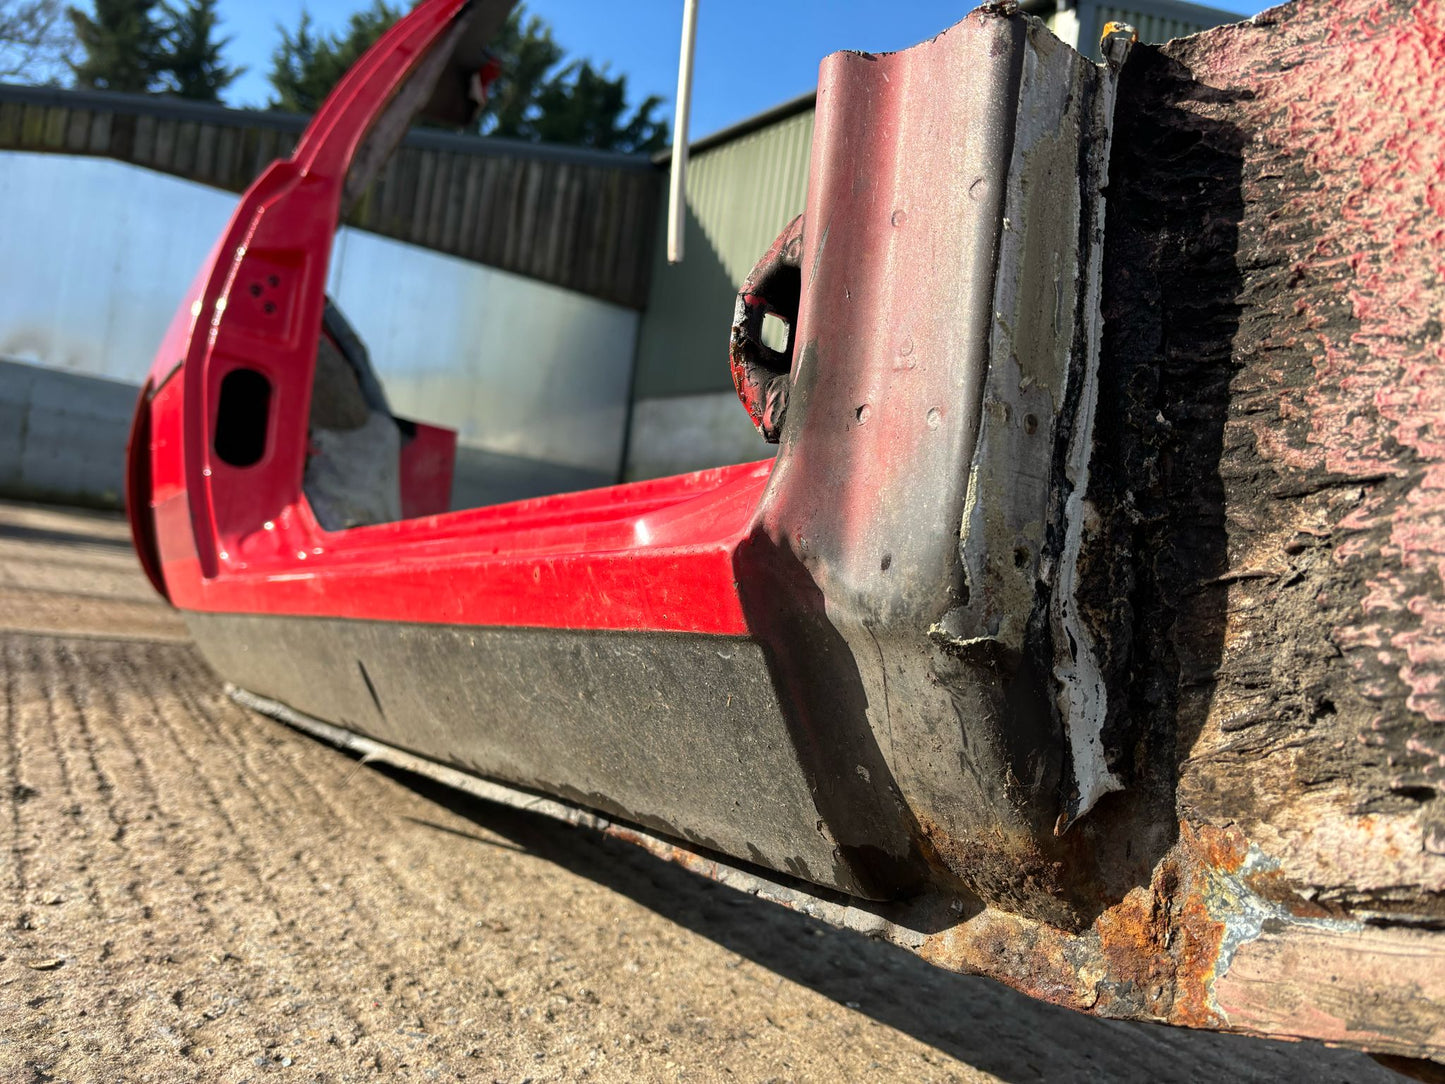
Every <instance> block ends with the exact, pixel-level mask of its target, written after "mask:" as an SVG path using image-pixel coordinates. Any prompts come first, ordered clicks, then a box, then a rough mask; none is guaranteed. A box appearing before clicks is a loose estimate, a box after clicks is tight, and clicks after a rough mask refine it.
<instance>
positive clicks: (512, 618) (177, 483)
mask: <svg viewBox="0 0 1445 1084" xmlns="http://www.w3.org/2000/svg"><path fill="white" fill-rule="evenodd" d="M463 7H464V3H463V0H429V2H427V3H424V4H422V5H421V6H420V7H418V8H417V9H416V10H415V11H413V12H412V13H411V14H410V15H408V16H407V17H406V18H405V19H403V20H401V21H400V22H399V23H398V24H397V25H396V26H395V27H394V28H393V29H392V30H390V31H388V33H387V34H386V35H385V36H384V37H383V38H382V39H381V41H380V42H378V44H377V45H376V46H375V47H374V48H373V49H372V50H371V51H370V52H368V53H367V54H366V56H365V57H363V58H362V60H361V61H360V62H358V64H357V65H356V66H355V67H353V68H352V70H351V71H350V72H349V73H348V74H347V75H346V77H345V78H344V79H343V80H342V82H341V83H340V84H339V85H338V86H337V88H336V89H335V90H334V91H333V92H332V94H331V96H330V97H329V98H328V99H327V100H326V102H325V103H324V104H323V105H322V107H321V109H320V110H319V111H318V112H317V114H316V116H315V118H314V119H313V120H312V122H311V125H310V126H309V127H308V128H307V130H306V132H305V134H304V135H303V136H302V138H301V141H300V143H299V144H298V146H297V149H296V152H295V154H294V155H292V157H291V158H290V159H289V160H286V161H283V162H277V163H274V164H273V165H272V166H271V167H270V168H269V169H268V170H267V171H266V172H265V173H264V174H263V175H262V176H261V177H260V178H259V179H258V180H257V181H256V182H255V183H254V184H253V185H252V186H251V188H250V189H249V190H248V191H247V193H246V194H245V196H244V197H243V198H242V200H241V202H240V204H239V206H238V208H237V210H236V213H235V215H234V216H233V217H232V219H231V222H230V223H229V225H228V226H227V228H226V231H225V233H224V234H223V235H222V238H221V240H220V241H219V242H218V243H217V245H216V248H215V249H214V250H213V252H212V254H211V256H210V257H209V258H208V259H207V261H206V263H205V265H203V267H202V269H201V271H200V273H199V274H198V275H197V278H196V281H195V283H194V284H193V286H192V287H191V289H190V290H189V291H187V293H186V296H185V298H184V299H183V301H182V303H181V306H180V308H179V309H178V311H177V314H176V317H175V319H174V320H173V321H172V324H171V327H170V328H169V330H168V331H167V333H166V336H165V340H164V342H163V344H162V346H161V349H160V352H159V353H158V355H157V357H156V360H155V362H154V364H153V366H152V370H151V386H152V387H155V388H157V389H158V390H157V391H156V393H155V394H154V395H153V397H152V398H151V399H150V400H149V403H144V402H143V403H142V407H141V410H140V412H139V416H138V418H137V426H136V433H137V434H138V437H137V439H136V440H134V441H133V443H132V447H131V451H130V455H131V463H130V477H131V479H132V484H131V488H130V494H129V510H130V515H131V519H132V523H133V526H134V531H135V535H136V538H137V540H138V545H139V546H140V548H141V549H142V552H143V553H147V552H148V553H150V554H152V555H153V556H154V560H153V562H152V569H153V570H154V571H156V572H157V576H156V579H157V580H158V582H157V586H158V588H163V591H164V593H166V594H167V595H168V597H169V598H170V600H171V601H172V602H173V603H174V604H175V605H176V606H179V607H181V608H183V609H192V610H208V611H224V612H232V613H284V614H295V615H314V616H332V617H351V618H366V619H375V620H391V621H418V622H437V623H459V624H479V625H510V626H532V627H556V628H599V629H639V630H641V629H645V630H653V631H679V632H702V633H716V634H740V633H743V632H746V630H747V624H746V622H745V620H744V617H743V612H742V606H741V604H740V602H739V600H738V593H737V585H736V583H735V581H734V573H733V558H734V553H735V551H736V549H737V548H738V546H739V545H740V544H741V543H742V541H743V540H744V539H745V538H746V537H747V535H748V533H749V531H750V529H751V525H752V522H753V517H754V511H755V509H756V506H757V503H758V500H759V498H760V496H761V494H762V491H763V488H764V486H765V484H766V481H767V478H768V473H769V471H770V469H771V464H770V463H759V464H752V465H745V466H740V467H729V468H721V469H716V470H708V471H701V472H698V473H696V474H690V475H684V476H682V477H678V478H669V479H662V480H658V481H652V482H642V483H636V484H632V485H625V486H616V487H612V488H609V489H600V490H594V491H590V492H585V493H572V494H566V495H563V496H559V497H548V498H540V499H536V500H529V501H520V502H516V503H513V504H508V505H500V506H496V507H492V508H482V509H474V510H469V511H463V512H456V513H449V514H445V515H421V516H420V518H412V519H407V520H404V521H402V522H398V523H391V524H383V525H378V526H371V527H363V528H355V529H352V530H349V531H342V532H336V533H329V532H327V531H324V530H322V528H321V527H320V525H319V524H318V523H317V522H316V519H315V516H314V515H313V514H312V512H311V509H310V507H309V505H308V503H307V501H306V498H305V496H304V494H303V492H302V488H301V479H302V473H303V470H304V464H305V454H306V444H307V431H308V421H309V412H310V391H311V378H312V371H313V368H314V365H315V352H316V342H317V338H318V336H319V334H320V328H321V314H322V306H323V304H324V290H325V280H326V264H327V259H328V256H329V252H330V246H331V239H332V235H333V233H334V232H335V228H336V224H337V218H338V210H339V205H340V198H341V190H342V184H343V182H344V179H345V175H346V170H347V167H348V164H349V162H350V159H351V156H352V154H353V153H354V152H355V150H356V148H357V146H358V145H359V143H360V142H361V140H362V139H363V138H364V136H365V134H366V132H367V129H368V127H369V124H370V123H371V121H372V119H373V118H374V117H375V116H376V114H377V113H378V112H379V111H380V110H381V109H382V107H383V106H384V105H385V103H386V102H387V100H388V99H389V98H390V96H391V94H392V92H393V90H394V89H395V87H396V85H397V84H398V83H399V82H400V81H401V80H402V79H404V78H405V76H406V75H407V73H408V72H409V71H410V70H411V69H412V67H413V66H414V65H415V64H416V63H417V62H418V61H419V60H420V59H421V57H422V56H423V55H424V54H425V52H426V50H427V48H428V46H430V45H431V44H432V43H433V42H434V41H436V40H437V39H439V38H440V37H441V36H442V35H443V34H444V33H445V32H446V31H447V29H448V28H449V26H450V25H451V22H452V20H453V18H454V17H455V16H456V15H457V13H458V12H459V11H460V10H461V9H462V8H463ZM237 367H245V368H249V369H253V370H256V371H258V372H260V373H262V374H263V375H265V376H266V378H267V379H268V380H269V381H270V382H271V385H272V395H271V401H270V415H269V419H268V438H267V446H266V450H265V453H264V455H263V456H262V457H261V459H260V460H259V461H258V462H257V463H255V464H254V465H251V466H246V467H237V466H233V465H230V464H228V463H226V462H224V461H222V460H221V459H220V458H219V457H218V456H217V455H216V454H215V452H214V450H213V447H212V444H213V433H214V430H215V425H216V417H217V411H218V403H219V394H220V387H221V381H222V379H223V378H224V377H225V375H226V374H227V373H228V372H230V371H231V370H233V369H235V368H237ZM444 433H445V431H443V430H438V429H433V428H431V427H421V428H419V433H418V439H417V440H416V441H415V442H413V443H412V444H411V445H409V446H408V451H407V452H405V453H404V454H403V460H402V473H403V485H404V502H405V505H404V507H405V508H406V510H407V512H408V514H418V513H425V512H431V511H435V510H437V509H438V508H440V507H444V506H445V495H446V492H447V491H448V490H449V489H450V460H451V453H452V443H453V441H452V438H451V437H450V435H446V436H443V434H444ZM442 461H445V463H446V473H445V477H444V478H443V476H442V474H440V473H438V472H436V471H433V470H430V469H429V467H428V464H430V467H435V466H436V465H437V464H438V463H440V462H442Z"/></svg>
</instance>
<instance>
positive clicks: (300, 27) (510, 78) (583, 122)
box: [270, 0, 668, 151]
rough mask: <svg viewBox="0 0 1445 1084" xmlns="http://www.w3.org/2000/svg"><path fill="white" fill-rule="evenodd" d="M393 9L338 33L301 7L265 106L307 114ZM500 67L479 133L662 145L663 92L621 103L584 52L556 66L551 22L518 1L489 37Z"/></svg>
mask: <svg viewBox="0 0 1445 1084" xmlns="http://www.w3.org/2000/svg"><path fill="white" fill-rule="evenodd" d="M400 15H401V12H400V11H398V10H397V9H395V8H392V7H390V6H389V5H388V4H386V3H385V2H384V0H375V3H373V5H372V6H371V7H370V8H367V9H366V10H364V11H360V12H358V13H356V14H355V15H353V16H352V17H351V20H350V22H349V24H348V26H347V29H346V32H345V33H343V34H339V35H327V34H320V33H317V31H316V29H315V26H314V24H313V23H312V21H311V16H310V15H309V14H308V13H307V12H306V11H305V10H304V9H303V10H302V12H301V19H300V22H299V23H298V24H297V27H296V29H295V31H294V32H293V31H290V30H287V29H286V28H285V27H278V29H279V30H280V32H281V44H280V45H279V46H278V47H277V48H276V52H275V53H274V54H273V57H272V62H271V74H270V81H271V87H272V89H273V90H274V92H275V93H274V95H273V97H272V99H271V106H272V108H274V109H286V110H290V111H293V112H298V113H309V112H312V111H314V110H315V109H316V107H317V106H318V105H320V104H321V102H322V101H323V100H324V99H325V97H326V95H327V94H328V93H329V92H330V91H331V88H332V87H334V86H335V85H336V84H337V82H339V81H340V79H341V77H342V76H343V75H344V74H345V73H346V69H347V68H349V67H350V66H351V65H352V64H354V63H355V62H356V60H357V59H358V58H359V57H360V56H361V54H362V53H364V52H366V50H367V49H368V48H370V47H371V46H372V44H374V43H375V41H376V39H377V38H379V37H381V35H382V34H384V33H385V32H386V31H387V29H388V28H390V26H391V25H392V23H394V22H396V20H397V19H398V18H399V17H400ZM491 50H492V52H493V53H494V54H495V55H496V57H497V59H498V61H499V62H500V66H501V74H500V75H499V76H498V77H497V81H496V82H495V83H493V84H492V87H491V89H490V91H489V92H488V94H487V101H486V103H485V105H484V106H483V107H482V110H481V113H480V116H479V118H478V121H477V125H478V129H479V130H480V131H481V132H483V133H484V134H486V135H496V136H504V137H507V138H511V139H525V140H531V141H533V142H547V143H572V144H577V145H580V146H586V147H597V148H599V149H604V150H617V151H656V150H661V149H662V148H663V147H664V146H666V145H667V137H668V125H667V121H666V120H665V119H658V118H656V117H654V115H653V114H654V113H655V112H656V111H657V110H658V109H659V108H660V107H661V106H662V104H663V102H662V99H661V98H659V97H657V96H655V95H654V96H652V97H650V98H648V99H647V100H646V101H644V102H642V104H641V105H639V106H638V107H637V108H636V109H634V110H632V111H630V112H629V111H628V109H627V77H626V76H621V75H619V76H616V77H615V78H614V77H612V76H609V75H608V74H607V72H606V70H605V69H603V70H599V69H597V68H594V67H593V66H592V65H591V64H590V63H588V62H587V61H577V62H573V63H571V64H567V65H565V66H563V67H560V68H559V67H558V65H560V64H562V61H563V58H564V57H565V56H566V50H564V49H563V48H562V46H560V45H559V44H557V42H556V40H555V39H554V38H553V37H552V29H551V27H549V26H548V25H547V24H546V23H545V22H543V21H542V20H541V19H539V18H537V17H536V16H535V15H534V16H531V17H528V16H527V15H526V13H525V12H524V11H523V9H522V8H521V7H520V6H519V7H518V8H517V9H516V10H514V11H513V12H512V14H511V16H510V17H509V18H508V19H507V22H506V23H505V24H504V25H503V27H502V29H501V31H500V33H498V35H497V38H496V40H495V41H494V42H492V44H491Z"/></svg>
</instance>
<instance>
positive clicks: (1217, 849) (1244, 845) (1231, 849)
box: [1179, 821, 1249, 873]
mask: <svg viewBox="0 0 1445 1084" xmlns="http://www.w3.org/2000/svg"><path fill="white" fill-rule="evenodd" d="M1179 844H1180V849H1181V850H1184V851H1190V852H1193V853H1194V854H1195V855H1197V856H1198V857H1199V858H1200V859H1202V860H1203V861H1204V863H1205V864H1206V865H1208V866H1211V867H1212V868H1214V869H1217V870H1223V871H1224V872H1225V873H1238V872H1239V870H1240V868H1241V867H1242V866H1243V865H1244V858H1245V855H1246V854H1248V853H1249V843H1248V841H1246V840H1245V838H1244V833H1243V832H1241V831H1240V830H1239V829H1238V828H1216V827H1214V826H1213V825H1209V824H1200V825H1190V824H1188V823H1186V822H1184V821H1180V822H1179Z"/></svg>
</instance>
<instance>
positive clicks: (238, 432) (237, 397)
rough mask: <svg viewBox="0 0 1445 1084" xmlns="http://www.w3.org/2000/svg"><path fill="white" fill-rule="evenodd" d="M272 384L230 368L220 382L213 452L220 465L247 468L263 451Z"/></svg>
mask: <svg viewBox="0 0 1445 1084" xmlns="http://www.w3.org/2000/svg"><path fill="white" fill-rule="evenodd" d="M270 408H271V381H269V380H267V379H266V378H265V377H264V376H262V375H261V374H260V373H258V372H257V371H256V370H255V369H232V370H231V371H230V372H229V373H227V374H226V375H225V376H224V377H223V378H222V379H221V395H220V402H219V403H218V404H217V407H216V436H215V444H214V447H215V450H216V455H217V456H219V457H220V459H221V462H223V463H229V464H230V465H231V466H233V467H249V466H252V465H253V464H255V463H257V462H259V461H260V459H261V456H263V455H264V454H265V452H266V428H267V422H268V417H269V415H270Z"/></svg>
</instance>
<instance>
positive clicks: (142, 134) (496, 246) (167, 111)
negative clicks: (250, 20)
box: [0, 84, 661, 308]
mask: <svg viewBox="0 0 1445 1084" xmlns="http://www.w3.org/2000/svg"><path fill="white" fill-rule="evenodd" d="M305 124H306V118H304V117H299V116H295V115H291V114H284V113H268V112H258V111H252V110H236V109H226V108H224V107H221V106H213V105H204V104H200V103H194V102H183V101H177V100H173V99H163V98H150V97H146V96H144V95H133V94H111V93H106V92H99V91H72V90H58V89H54V88H50V87H16V86H7V85H3V84H0V150H23V151H51V152H58V153H64V154H83V155H99V156H104V157H108V158H113V159H116V160H119V161H122V162H128V163H132V164H134V165H140V166H146V167H149V168H151V169H155V170H159V171H161V172H164V173H170V174H173V175H175V176H178V177H184V178H186V179H188V180H193V181H200V182H202V183H205V184H209V185H214V186H216V187H218V188H224V189H228V190H230V191H235V192H239V191H241V190H242V189H244V188H245V187H246V186H247V185H248V184H250V183H251V181H252V180H253V179H254V178H255V177H256V175H257V174H258V173H260V171H261V170H262V169H264V168H265V167H266V165H267V164H268V163H270V162H271V161H273V160H274V159H276V158H280V157H284V156H285V155H288V154H290V153H291V150H292V149H293V148H294V146H295V144H296V139H297V137H298V136H299V135H300V133H301V131H302V130H303V128H304V127H305ZM660 192H661V173H660V171H659V169H658V168H657V167H656V166H655V165H653V164H652V162H651V161H650V160H649V159H647V158H645V157H641V156H631V155H619V154H606V153H601V152H593V151H587V150H582V149H578V148H570V147H569V148H563V147H549V146H544V145H537V144H531V143H519V142H515V141H512V140H501V139H489V138H484V137H480V136H470V135H456V134H452V133H448V132H440V131H430V130H424V129H417V130H414V131H412V132H411V133H410V134H409V135H408V136H407V137H406V139H405V140H404V142H403V143H402V146H401V147H400V148H399V149H398V151H397V153H396V154H395V155H393V156H392V159H391V161H390V162H389V163H388V164H387V166H386V168H385V170H384V171H383V173H382V175H381V176H380V178H379V179H378V180H377V183H376V184H375V186H374V187H373V188H372V190H371V191H370V192H369V193H368V194H367V195H366V197H365V198H364V199H363V200H362V201H361V202H360V204H359V205H358V207H357V208H356V210H355V212H354V213H353V214H352V215H351V217H350V218H349V219H348V222H349V224H350V225H353V226H358V227H360V228H362V229H366V230H371V231H373V232H375V233H379V234H382V235H384V236H387V237H391V238H394V239H396V240H399V241H407V242H410V243H412V244H417V245H422V246H424V247H426V248H431V249H435V250H437V251H439V252H445V253H448V254H449V255H453V256H460V257H462V258H463V259H468V260H473V261H475V262H477V263H482V264H486V265H488V266H491V267H498V268H501V269H503V270H506V271H513V272H516V273H518V274H522V275H527V276H529V277H531V278H535V279H539V280H541V281H543V282H548V283H551V284H553V285H556V286H562V287H566V288H568V289H571V290H577V291H579V292H581V293H585V294H589V295H591V296H593V297H598V298H602V299H603V300H606V301H612V302H616V303H618V304H621V305H627V306H629V307H631V308H641V307H642V306H643V305H644V304H645V302H646V300H647V290H648V278H649V275H650V273H651V268H652V260H651V256H652V240H653V230H654V228H655V223H656V218H657V207H658V200H659V194H660Z"/></svg>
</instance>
